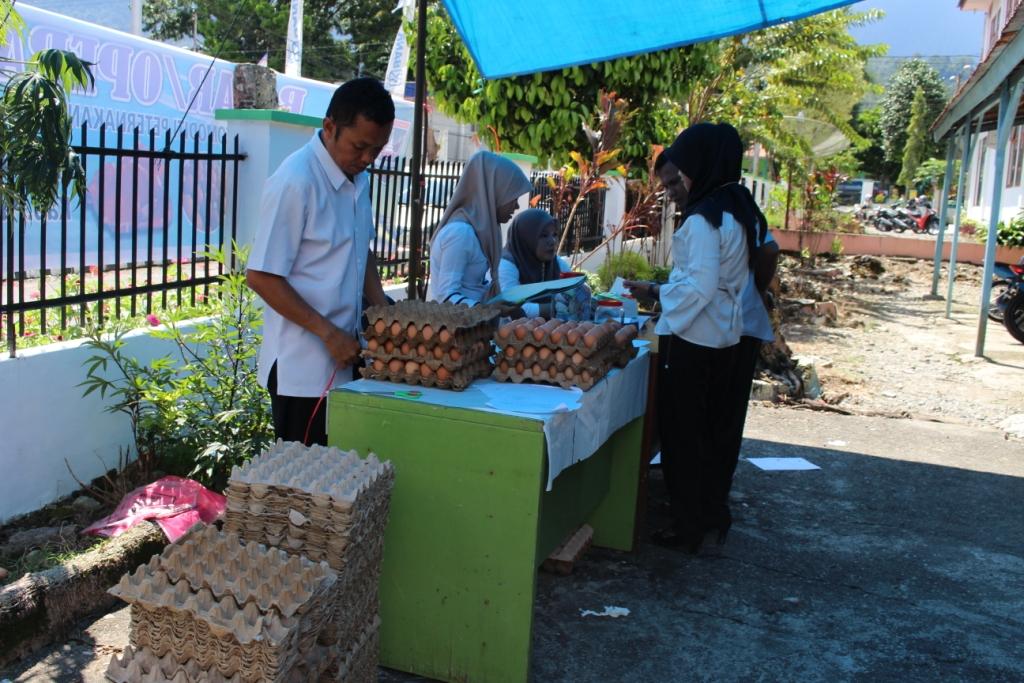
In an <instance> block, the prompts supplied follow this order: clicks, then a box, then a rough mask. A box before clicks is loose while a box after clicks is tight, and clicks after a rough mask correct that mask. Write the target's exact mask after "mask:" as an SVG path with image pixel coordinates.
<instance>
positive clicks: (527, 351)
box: [523, 344, 537, 360]
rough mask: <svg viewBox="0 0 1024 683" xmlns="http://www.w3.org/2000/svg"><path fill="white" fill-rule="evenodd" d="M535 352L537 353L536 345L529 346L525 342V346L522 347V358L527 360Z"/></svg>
mask: <svg viewBox="0 0 1024 683" xmlns="http://www.w3.org/2000/svg"><path fill="white" fill-rule="evenodd" d="M535 353H537V347H536V346H530V345H529V344H527V345H526V346H524V347H523V358H525V359H527V360H529V359H530V358H533V356H534V354H535Z"/></svg>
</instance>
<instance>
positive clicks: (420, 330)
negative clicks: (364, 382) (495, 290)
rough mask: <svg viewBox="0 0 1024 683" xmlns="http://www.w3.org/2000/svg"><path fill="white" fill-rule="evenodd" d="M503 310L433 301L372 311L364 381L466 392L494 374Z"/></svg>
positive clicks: (409, 303)
mask: <svg viewBox="0 0 1024 683" xmlns="http://www.w3.org/2000/svg"><path fill="white" fill-rule="evenodd" d="M499 314H500V311H499V309H498V308H497V307H496V306H488V305H480V306H472V307H470V306H465V305H462V304H448V303H438V302H433V301H400V302H398V303H396V304H394V305H392V306H372V307H370V308H368V309H367V310H366V318H367V320H368V321H369V325H368V326H367V328H366V330H365V332H364V336H365V337H366V344H367V346H366V350H365V351H364V352H363V355H364V356H365V357H366V358H367V361H368V362H367V367H365V368H363V370H362V373H363V377H367V378H370V379H381V380H385V381H389V382H405V383H407V384H419V385H423V386H427V387H439V388H442V389H454V390H456V391H461V390H462V389H465V388H466V387H467V386H469V385H470V384H471V383H472V382H473V380H474V379H477V378H479V377H487V376H488V375H489V374H490V373H491V369H492V365H491V362H490V357H491V344H490V340H491V336H492V335H493V334H494V327H495V324H496V321H497V319H498V316H499Z"/></svg>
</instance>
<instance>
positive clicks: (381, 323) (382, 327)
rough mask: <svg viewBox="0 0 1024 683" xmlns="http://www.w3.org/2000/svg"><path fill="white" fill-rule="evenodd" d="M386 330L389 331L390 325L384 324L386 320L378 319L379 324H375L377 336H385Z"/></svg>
mask: <svg viewBox="0 0 1024 683" xmlns="http://www.w3.org/2000/svg"><path fill="white" fill-rule="evenodd" d="M386 329H388V324H387V323H386V322H384V318H378V319H377V322H375V323H374V324H373V331H374V332H376V333H377V334H384V330H386Z"/></svg>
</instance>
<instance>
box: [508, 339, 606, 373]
mask: <svg viewBox="0 0 1024 683" xmlns="http://www.w3.org/2000/svg"><path fill="white" fill-rule="evenodd" d="M510 349H511V351H510ZM545 352H546V353H547V355H546V356H545ZM619 353H620V349H618V348H616V347H615V346H614V345H611V344H609V345H606V346H605V347H604V348H602V349H600V350H598V351H597V352H595V353H593V354H591V355H589V356H584V355H582V354H580V353H579V352H578V351H574V352H573V353H568V352H566V351H564V350H563V349H558V350H555V351H552V350H551V349H550V348H548V347H546V346H545V347H540V348H538V347H536V346H532V345H529V344H528V345H526V346H524V347H523V348H522V349H515V348H514V347H511V346H506V347H505V349H504V350H503V351H502V352H501V353H500V354H499V355H498V356H497V358H496V359H495V367H496V368H498V367H501V366H502V363H503V362H504V363H509V364H511V365H515V364H516V363H518V362H520V361H522V363H523V364H524V365H526V366H527V367H531V366H533V365H540V366H541V367H542V368H544V369H545V370H546V369H548V368H550V367H555V368H557V369H559V370H564V369H566V368H573V369H574V370H576V371H577V372H581V371H583V370H591V369H597V370H600V369H601V368H603V367H604V366H606V365H610V364H612V363H613V362H614V360H615V359H616V358H617V357H618V355H619Z"/></svg>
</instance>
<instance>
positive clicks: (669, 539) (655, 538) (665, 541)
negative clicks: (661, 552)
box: [651, 529, 704, 555]
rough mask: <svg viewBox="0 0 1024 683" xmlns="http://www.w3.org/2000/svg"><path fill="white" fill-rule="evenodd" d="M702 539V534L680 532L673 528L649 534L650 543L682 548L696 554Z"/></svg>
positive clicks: (664, 546)
mask: <svg viewBox="0 0 1024 683" xmlns="http://www.w3.org/2000/svg"><path fill="white" fill-rule="evenodd" d="M703 540H704V534H681V533H679V532H678V531H676V530H675V529H661V530H659V531H655V532H654V533H653V534H651V543H654V544H655V545H660V546H662V547H663V548H675V549H679V550H684V551H686V552H688V553H690V554H691V555H696V554H697V552H698V551H699V550H700V545H701V542H702V541H703Z"/></svg>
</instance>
